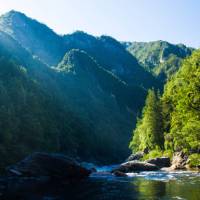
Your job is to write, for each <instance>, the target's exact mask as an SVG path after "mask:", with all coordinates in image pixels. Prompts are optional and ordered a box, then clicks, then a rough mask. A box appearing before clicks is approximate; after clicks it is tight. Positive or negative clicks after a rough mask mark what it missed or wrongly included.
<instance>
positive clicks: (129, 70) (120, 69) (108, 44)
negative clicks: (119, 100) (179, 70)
mask: <svg viewBox="0 0 200 200" xmlns="http://www.w3.org/2000/svg"><path fill="white" fill-rule="evenodd" d="M64 40H65V44H66V46H67V48H68V49H69V50H70V49H81V50H84V51H86V52H87V53H88V54H89V55H91V56H92V57H93V58H95V59H96V60H97V61H98V63H99V64H100V65H101V66H102V67H103V68H105V69H106V70H109V71H110V72H112V73H114V74H115V75H116V76H118V77H119V78H120V79H121V80H123V81H125V82H126V83H127V84H129V85H138V86H141V87H144V88H150V87H153V86H154V87H159V86H160V85H159V82H158V81H157V80H156V79H155V78H154V77H153V76H152V75H151V74H150V73H148V72H147V71H146V70H144V69H143V68H142V67H141V66H140V65H139V64H138V62H137V60H136V59H135V57H133V56H132V55H131V54H130V53H129V52H127V51H126V50H125V49H124V47H123V46H122V45H121V43H119V42H118V41H117V40H115V39H113V38H111V37H109V36H101V37H98V38H96V37H93V36H91V35H88V34H86V33H84V32H81V31H77V32H75V33H73V34H70V35H65V36H64Z"/></svg>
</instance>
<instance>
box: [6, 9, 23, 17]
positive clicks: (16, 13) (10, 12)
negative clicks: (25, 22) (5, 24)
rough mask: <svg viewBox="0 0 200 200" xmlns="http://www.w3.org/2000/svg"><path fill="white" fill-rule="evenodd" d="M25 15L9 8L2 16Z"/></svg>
mask: <svg viewBox="0 0 200 200" xmlns="http://www.w3.org/2000/svg"><path fill="white" fill-rule="evenodd" d="M16 15H17V16H25V14H24V13H22V12H19V11H16V10H10V11H9V12H7V13H5V14H4V16H16Z"/></svg>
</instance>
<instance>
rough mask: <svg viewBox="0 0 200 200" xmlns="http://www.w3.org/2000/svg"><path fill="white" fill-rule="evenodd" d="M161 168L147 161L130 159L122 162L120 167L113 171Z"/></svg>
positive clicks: (125, 171) (124, 171)
mask: <svg viewBox="0 0 200 200" xmlns="http://www.w3.org/2000/svg"><path fill="white" fill-rule="evenodd" d="M158 169H159V168H158V167H157V166H156V165H154V164H150V163H147V162H141V161H129V162H126V163H123V164H121V165H120V166H119V167H118V168H116V169H114V170H113V173H114V172H116V171H119V172H123V173H131V172H140V171H155V170H158Z"/></svg>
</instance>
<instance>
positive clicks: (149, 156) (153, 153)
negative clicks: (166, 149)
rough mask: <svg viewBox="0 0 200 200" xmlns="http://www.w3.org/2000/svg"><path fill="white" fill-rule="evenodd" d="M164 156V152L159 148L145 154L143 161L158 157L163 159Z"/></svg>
mask: <svg viewBox="0 0 200 200" xmlns="http://www.w3.org/2000/svg"><path fill="white" fill-rule="evenodd" d="M162 156H163V151H161V150H160V149H159V148H157V149H155V150H152V151H150V152H149V153H148V154H145V155H144V157H143V158H142V160H148V159H153V158H157V157H162Z"/></svg>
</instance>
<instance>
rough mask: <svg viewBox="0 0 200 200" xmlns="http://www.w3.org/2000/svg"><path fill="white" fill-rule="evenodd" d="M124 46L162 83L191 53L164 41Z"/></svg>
mask: <svg viewBox="0 0 200 200" xmlns="http://www.w3.org/2000/svg"><path fill="white" fill-rule="evenodd" d="M125 46H126V47H127V50H128V51H129V52H130V53H131V54H132V55H134V56H135V57H136V58H137V59H138V61H139V63H140V64H141V65H142V66H143V67H144V68H145V69H147V70H148V71H150V72H151V73H153V74H154V75H155V76H157V77H158V78H159V79H160V80H162V81H165V80H166V79H167V78H169V77H170V76H171V75H172V74H174V73H175V72H176V71H177V70H178V69H179V67H180V64H181V61H182V60H183V59H184V58H186V57H187V56H190V55H191V53H192V51H193V49H192V48H188V47H186V46H185V45H182V44H178V45H174V44H170V43H168V42H165V41H155V42H148V43H145V42H133V43H131V44H127V45H125Z"/></svg>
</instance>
